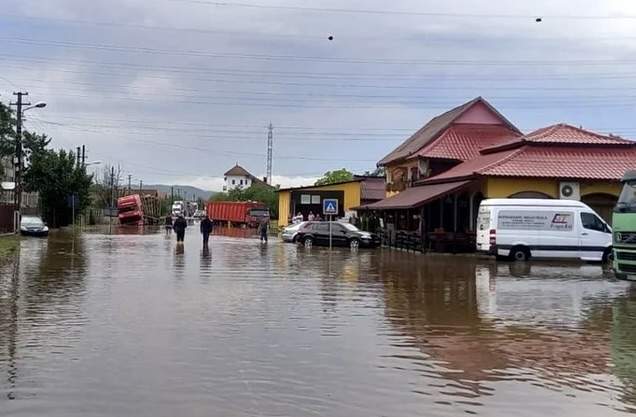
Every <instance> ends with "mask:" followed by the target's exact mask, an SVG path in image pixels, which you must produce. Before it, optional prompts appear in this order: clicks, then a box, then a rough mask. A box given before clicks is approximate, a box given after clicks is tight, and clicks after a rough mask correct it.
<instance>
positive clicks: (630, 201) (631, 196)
mask: <svg viewBox="0 0 636 417" xmlns="http://www.w3.org/2000/svg"><path fill="white" fill-rule="evenodd" d="M616 211H618V212H621V213H635V212H636V181H631V182H626V183H625V185H624V186H623V191H622V192H621V195H620V197H619V198H618V202H617V203H616Z"/></svg>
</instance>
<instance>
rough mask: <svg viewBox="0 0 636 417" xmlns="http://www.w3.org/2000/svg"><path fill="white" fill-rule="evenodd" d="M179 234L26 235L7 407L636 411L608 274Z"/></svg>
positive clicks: (2, 313) (11, 268)
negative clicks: (180, 240)
mask: <svg viewBox="0 0 636 417" xmlns="http://www.w3.org/2000/svg"><path fill="white" fill-rule="evenodd" d="M173 239H174V236H172V237H170V238H167V237H165V236H164V234H163V232H162V231H160V230H159V231H156V232H153V231H146V233H145V234H140V233H139V231H135V230H130V229H128V230H121V231H120V230H115V233H114V234H112V235H108V234H104V233H102V232H100V231H93V232H86V233H83V234H82V235H80V236H78V237H76V238H75V239H73V238H72V236H71V235H70V234H68V233H54V234H52V235H51V236H50V237H49V239H48V240H47V239H24V240H23V241H22V243H21V251H20V257H19V260H18V261H17V262H14V263H7V262H4V263H2V264H1V266H0V415H2V416H5V415H6V416H43V415H46V416H153V417H154V416H343V417H345V416H346V417H350V416H354V417H355V416H364V417H369V416H457V415H465V414H468V415H471V414H478V415H484V416H511V415H514V416H545V415H554V416H577V417H578V416H601V415H602V416H612V415H623V414H629V413H632V412H635V411H636V324H635V323H636V287H634V286H633V285H632V284H630V283H627V282H622V281H616V280H614V279H613V278H612V275H611V273H609V272H606V271H603V269H602V268H601V267H600V266H598V265H576V264H571V265H558V264H541V263H535V264H526V265H511V264H506V263H499V264H496V263H491V262H488V261H482V260H478V259H472V258H464V257H454V256H441V257H429V256H418V255H412V254H406V253H400V252H393V251H386V250H375V251H367V250H360V251H358V252H352V251H351V250H348V249H338V250H334V251H332V252H329V251H328V250H326V249H323V248H317V247H314V248H311V249H305V248H302V247H297V246H295V245H291V244H283V243H281V242H278V241H275V240H272V241H270V243H269V244H268V245H267V246H265V245H261V244H260V243H259V242H258V240H257V239H255V238H250V237H247V238H245V237H236V236H214V237H213V238H212V241H211V242H212V243H211V247H210V250H209V251H203V250H202V249H201V247H200V242H199V238H198V236H197V234H196V233H195V231H194V230H191V231H190V232H189V233H188V235H187V236H186V245H185V247H184V248H183V250H179V249H177V248H176V245H175V242H174V241H173Z"/></svg>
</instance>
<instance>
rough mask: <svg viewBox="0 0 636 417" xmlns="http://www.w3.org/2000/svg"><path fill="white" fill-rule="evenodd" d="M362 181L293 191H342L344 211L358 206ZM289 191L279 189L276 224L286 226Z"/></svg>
mask: <svg viewBox="0 0 636 417" xmlns="http://www.w3.org/2000/svg"><path fill="white" fill-rule="evenodd" d="M361 189H362V183H360V182H358V181H355V182H347V183H344V184H334V185H325V186H323V187H307V188H296V189H294V190H293V191H343V192H344V211H345V212H346V211H350V210H351V209H352V208H353V207H358V206H359V205H360V203H361V198H362V191H361ZM290 206H291V191H280V192H279V193H278V225H279V226H287V225H288V224H289V219H288V218H287V216H288V215H289V213H290V209H291V207H290Z"/></svg>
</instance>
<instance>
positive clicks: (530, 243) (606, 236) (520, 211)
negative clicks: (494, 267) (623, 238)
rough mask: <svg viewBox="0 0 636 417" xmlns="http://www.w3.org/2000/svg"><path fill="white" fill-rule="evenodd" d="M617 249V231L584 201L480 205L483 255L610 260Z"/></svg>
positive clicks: (506, 201)
mask: <svg viewBox="0 0 636 417" xmlns="http://www.w3.org/2000/svg"><path fill="white" fill-rule="evenodd" d="M611 245H612V229H611V228H610V227H609V226H608V225H607V223H605V222H604V221H603V220H602V219H601V218H600V217H599V216H598V215H597V214H596V213H595V212H594V210H592V209H591V208H589V207H588V206H587V205H585V204H584V203H581V202H580V201H574V200H542V199H514V198H495V199H489V200H484V201H482V202H481V205H480V206H479V214H478V218H477V251H478V252H482V253H488V254H491V255H497V256H506V257H509V258H510V259H513V260H518V261H524V260H527V259H530V258H531V257H533V258H576V259H582V260H585V261H606V260H607V258H608V257H609V256H610V254H611V252H612V250H611Z"/></svg>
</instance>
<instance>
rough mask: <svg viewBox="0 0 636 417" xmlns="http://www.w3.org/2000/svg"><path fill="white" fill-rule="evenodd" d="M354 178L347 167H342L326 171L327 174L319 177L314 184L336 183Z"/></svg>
mask: <svg viewBox="0 0 636 417" xmlns="http://www.w3.org/2000/svg"><path fill="white" fill-rule="evenodd" d="M352 179H353V174H352V173H351V172H349V171H347V170H346V169H345V168H342V169H338V170H336V171H327V172H325V175H323V176H322V178H319V179H318V181H316V182H315V184H314V185H327V184H334V183H337V182H345V181H351V180H352Z"/></svg>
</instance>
